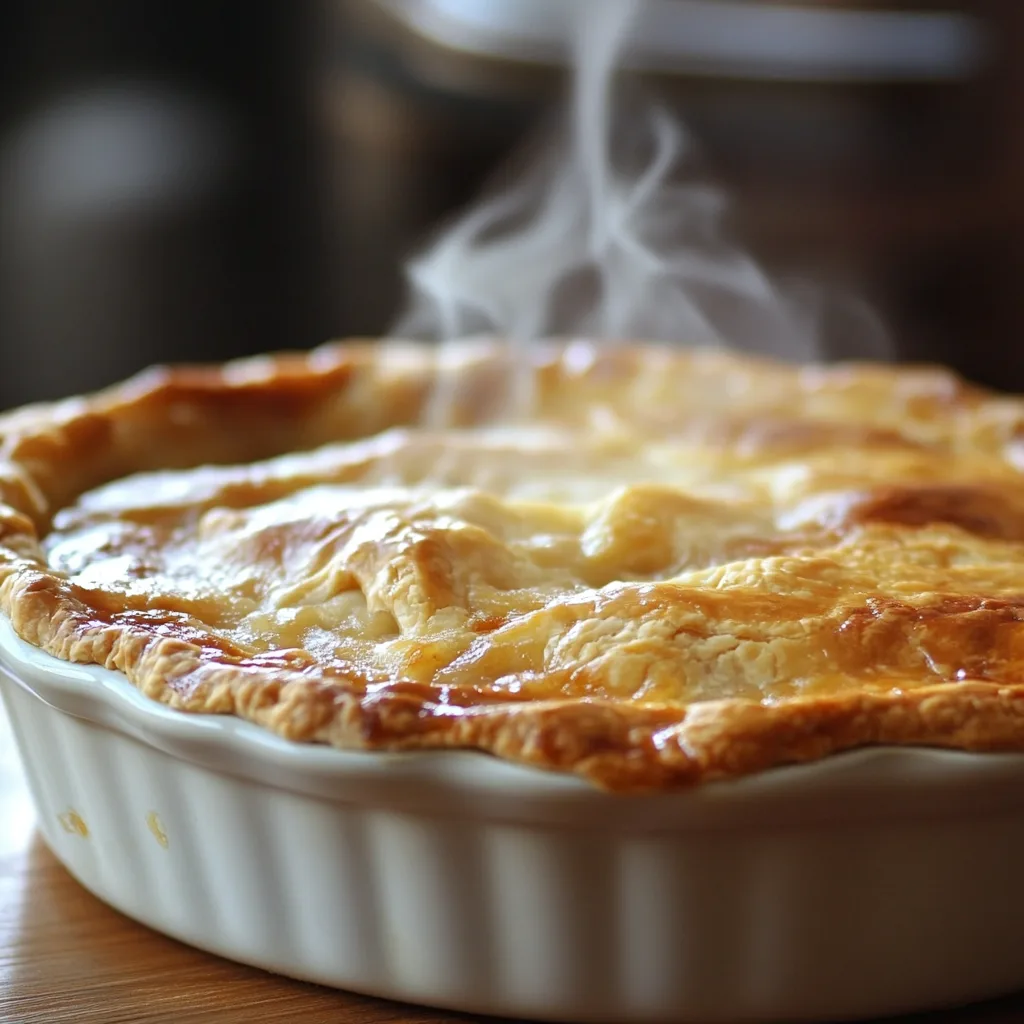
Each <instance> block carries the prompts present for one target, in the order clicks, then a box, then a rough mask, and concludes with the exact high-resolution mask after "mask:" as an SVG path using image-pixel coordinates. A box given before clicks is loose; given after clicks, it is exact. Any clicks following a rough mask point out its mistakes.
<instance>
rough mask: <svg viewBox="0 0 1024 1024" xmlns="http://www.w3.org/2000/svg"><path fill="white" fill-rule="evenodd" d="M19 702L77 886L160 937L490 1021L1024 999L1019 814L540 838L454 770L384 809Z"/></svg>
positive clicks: (12, 706) (37, 703)
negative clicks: (475, 796) (214, 763)
mask: <svg viewBox="0 0 1024 1024" xmlns="http://www.w3.org/2000/svg"><path fill="white" fill-rule="evenodd" d="M8 653H9V649H8ZM2 657H3V653H2V651H0V658H2ZM11 660H12V659H11V658H10V657H8V658H7V659H6V663H7V667H8V669H9V670H11V669H13V670H14V671H15V674H16V670H17V667H16V666H12V664H11ZM76 671H78V672H81V669H80V668H79V669H77V670H76ZM26 674H28V673H26ZM2 675H3V673H0V676H2ZM0 688H2V692H3V696H4V700H5V704H6V705H7V708H8V711H9V715H10V718H11V721H12V725H13V728H14V732H15V736H16V738H17V743H18V746H19V748H20V751H21V754H22V757H23V761H24V764H25V768H26V771H27V775H28V779H29V783H30V787H31V790H32V793H33V797H34V800H35V803H36V806H37V810H38V815H39V826H40V829H41V830H42V833H43V836H44V837H45V839H46V842H47V844H48V845H49V846H50V847H51V849H52V850H53V851H54V853H55V854H56V855H57V856H58V857H59V858H60V860H61V861H62V862H63V863H64V864H65V865H66V866H67V867H68V869H69V871H71V873H72V874H73V875H74V876H75V877H76V878H78V879H79V880H80V881H81V883H82V884H83V885H85V886H86V887H87V888H88V889H90V890H91V891H92V892H94V893H95V894H96V895H97V896H99V897H100V898H101V899H103V900H105V901H106V902H108V903H110V904H112V905H113V906H115V907H117V908H118V909H119V910H121V911H123V912H124V913H126V914H128V915H129V916H131V917H133V918H136V919H138V920H139V921H141V922H144V923H145V924H147V925H149V926H151V927H153V928H155V929H158V930H159V931H162V932H166V933H167V934H170V935H172V936H175V937H176V938H179V939H182V940H184V941H185V942H188V943H191V944H193V945H195V946H198V947H201V948H203V949H206V950H209V951H211V952H215V953H219V954H221V955H223V956H226V957H230V958H232V959H235V960H239V961H242V962H245V963H249V964H254V965H257V966H260V967H264V968H267V969H269V970H272V971H275V972H278V973H281V974H285V975H291V976H294V977H297V978H303V979H308V980H312V981H317V982H321V983H324V984H327V985H332V986H336V987H340V988H345V989H351V990H354V991H358V992H365V993H371V994H375V995H383V996H389V997H393V998H398V999H402V1000H406V1001H410V1002H417V1003H425V1004H430V1005H434V1006H443V1007H450V1008H454V1009H463V1010H468V1011H471V1012H475V1013H498V1014H504V1015H514V1016H524V1017H534V1018H541V1019H552V1020H578V1021H623V1020H630V1021H705V1022H713V1021H721V1022H725V1021H728V1022H730V1024H735V1022H739V1021H744V1020H747V1021H768V1020H778V1021H798V1020H818V1019H825V1018H840V1017H842V1018H849V1017H863V1016H870V1015H877V1014H882V1013H890V1012H898V1011H904V1010H911V1009H918V1008H923V1007H927V1006H937V1005H942V1004H945V1003H952V1002H959V1001H966V1000H970V999H973V998H979V997H982V996H986V995H992V994H996V993H1000V992H1005V991H1008V990H1012V989H1015V988H1018V987H1020V986H1022V985H1024V953H1022V952H1021V947H1020V943H1019V931H1020V921H1021V920H1022V919H1024V881H1022V878H1024V876H1022V874H1021V871H1020V864H1021V863H1024V813H1022V812H1021V811H1022V808H1021V803H1022V801H1021V799H1017V800H1016V801H1013V800H1009V799H1007V800H1002V802H1001V803H1000V801H999V800H996V801H992V800H988V801H985V800H980V801H977V802H976V804H975V806H974V809H973V810H972V808H971V803H970V801H967V802H964V801H961V803H960V804H959V805H958V806H957V807H956V808H955V813H951V814H943V813H939V812H937V811H934V810H931V811H929V813H927V814H924V815H920V814H915V813H914V810H915V805H911V804H908V813H907V815H900V814H898V813H889V814H885V815H882V816H881V818H880V820H877V821H870V820H864V817H863V815H854V816H853V817H852V818H851V820H850V821H844V820H843V815H842V813H839V814H838V816H837V815H835V814H833V815H832V816H831V817H829V818H827V819H824V818H823V819H821V820H814V819H813V816H812V818H810V819H808V820H806V821H804V822H803V823H801V821H800V820H799V816H797V817H796V818H794V819H793V820H785V819H784V818H782V819H779V820H780V822H781V823H778V824H773V822H772V821H770V820H768V821H761V822H760V823H757V822H756V821H755V823H754V824H753V825H751V824H750V822H749V821H745V820H743V818H742V805H737V807H736V810H735V811H734V812H732V813H734V814H736V815H740V817H738V818H737V820H736V821H734V822H733V823H732V825H730V823H729V821H728V820H727V817H728V816H727V815H726V816H725V817H722V818H720V820H718V821H717V824H716V825H715V827H700V828H694V827H691V826H692V822H687V821H686V820H685V815H684V816H682V817H680V815H679V813H678V811H677V806H678V805H677V804H672V803H671V802H666V804H665V808H666V813H665V815H664V818H663V820H662V821H661V822H660V825H659V823H658V821H657V819H656V818H655V819H654V820H653V821H652V819H651V818H650V817H649V816H648V817H645V818H644V820H643V823H642V825H638V824H637V822H636V821H635V820H633V821H630V818H629V815H630V813H632V812H631V809H630V807H629V804H630V801H629V799H627V798H621V797H619V798H614V797H610V796H603V795H601V794H597V795H596V797H595V795H594V794H592V793H588V794H587V800H586V803H587V806H588V808H589V809H588V811H587V813H586V814H581V815H576V814H574V812H573V805H572V799H571V795H570V797H566V798H564V802H563V805H562V806H561V808H560V810H559V811H558V813H557V814H556V813H547V814H544V815H539V816H538V817H537V820H530V816H529V814H528V813H526V812H521V813H520V812H517V813H514V814H512V813H506V802H505V801H504V799H503V798H496V799H495V800H494V801H493V804H492V808H491V813H487V811H486V810H481V807H480V806H479V804H477V803H474V804H472V805H471V806H470V805H468V804H466V802H465V801H461V800H460V798H459V780H458V778H457V777H455V776H453V777H452V778H451V779H450V780H449V781H448V782H447V783H445V782H442V781H438V782H436V786H437V787H440V788H441V790H442V792H441V793H440V794H439V799H437V800H432V801H429V802H422V805H421V806H418V805H417V799H415V798H412V799H408V800H404V801H401V800H399V801H395V802H393V804H392V805H389V804H388V803H387V802H386V801H378V802H376V803H373V802H365V801H361V800H359V799H353V798H352V793H351V792H350V791H348V792H345V793H339V795H338V797H337V798H333V797H332V796H331V794H330V793H324V792H319V793H309V792H306V793H303V792H297V791H296V789H295V787H289V788H278V787H277V786H275V785H274V784H273V783H272V782H267V781H266V780H254V779H253V778H251V777H247V774H248V773H247V772H246V771H245V770H244V769H243V768H242V767H241V766H239V765H233V764H232V763H231V759H230V758H227V759H226V760H225V763H224V765H223V766H222V767H221V768H211V767H209V766H208V765H203V764H199V763H195V762H193V761H190V760H189V759H188V758H185V757H182V756H180V752H179V753H177V754H172V753H168V752H166V751H165V750H162V749H159V747H158V745H155V744H152V743H147V742H143V741H142V740H140V739H139V738H137V737H135V736H131V735H129V734H128V732H127V731H122V730H118V729H116V728H112V727H111V726H110V725H109V724H98V723H97V722H94V721H89V720H87V719H86V718H83V717H75V716H74V715H72V714H69V713H67V711H65V710H61V709H60V708H58V707H55V706H53V705H52V703H47V702H46V701H44V700H43V699H42V697H41V696H40V694H39V693H38V692H37V690H36V689H35V688H34V686H33V682H32V680H28V679H24V678H21V679H20V680H19V681H18V682H15V681H14V680H13V679H11V678H5V679H3V683H2V687H0ZM79 711H80V709H79ZM164 713H166V712H164ZM363 756H365V757H374V756H375V755H363ZM479 761H480V763H481V764H483V763H484V759H483V758H480V759H479ZM465 763H468V764H473V763H474V762H473V760H472V758H470V759H469V761H468V762H465ZM1014 764H1015V765H1016V766H1015V767H1013V766H1011V767H1012V770H1014V771H1017V772H1018V773H1019V778H1020V780H1021V781H1024V768H1021V767H1020V761H1019V759H1018V761H1017V762H1014ZM1008 770H1009V769H1008ZM515 771H520V770H519V769H515ZM522 773H523V778H524V785H525V784H528V783H529V781H530V779H531V778H532V774H531V773H528V772H526V771H525V770H522ZM924 775H927V772H925V773H924ZM793 778H794V785H796V786H799V776H798V775H794V776H793ZM915 784H918V785H919V784H920V779H918V780H917V782H916V783H915ZM445 785H447V786H449V787H450V790H451V792H450V793H449V794H447V796H448V797H449V799H445V796H446V794H445V793H444V792H443V788H444V786H445ZM894 785H896V786H897V787H898V785H899V782H898V781H897V782H894ZM342 788H343V787H342ZM1021 788H1024V787H1017V789H1018V790H1020V789H1021ZM580 792H581V793H582V792H583V787H582V786H581V787H580ZM909 792H910V790H908V793H909ZM560 799H561V798H560ZM595 800H596V801H597V802H596V804H595ZM595 806H597V807H598V808H600V807H603V808H604V812H603V814H595V813H594V807H595ZM650 806H653V807H655V808H656V806H657V804H656V803H655V804H652V805H650ZM645 814H647V812H646V811H645Z"/></svg>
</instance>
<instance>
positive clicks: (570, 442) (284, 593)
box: [0, 342, 1024, 791]
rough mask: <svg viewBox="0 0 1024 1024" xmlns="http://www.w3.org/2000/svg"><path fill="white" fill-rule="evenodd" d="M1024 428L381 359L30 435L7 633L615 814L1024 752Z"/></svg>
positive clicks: (18, 448)
mask: <svg viewBox="0 0 1024 1024" xmlns="http://www.w3.org/2000/svg"><path fill="white" fill-rule="evenodd" d="M1022 466H1024V402H1022V401H1021V400H1019V399H1016V398H1005V397H1000V396H997V395H994V394H992V393H988V392H985V391H982V390H980V389H977V388H974V387H971V386H968V385H967V384H965V383H963V382H962V381H961V380H959V379H958V378H957V377H955V376H954V375H952V374H951V373H948V372H946V371H944V370H940V369H933V368H888V367H882V366H876V365H867V364H864V365H860V364H851V365H845V366H838V367H831V368H823V367H803V368H794V367H789V366H785V365H781V364H775V363H771V362H767V361H761V360H754V359H750V358H744V357H739V356H734V355H726V354H722V353H717V352H706V351H698V352H687V351H679V350H672V349H667V348H659V347H656V346H650V345H628V346H626V345H623V346H611V347H595V346H592V345H589V344H587V343H584V342H567V343H559V344H554V343H552V344H550V345H546V346H536V347H533V348H531V349H529V350H526V351H523V350H515V349H513V348H511V347H509V346H506V345H503V344H499V343H497V342H479V343H469V342H466V343H462V344H460V345H454V346H444V347H441V348H435V347H430V346H425V345H416V344H400V343H377V344H374V343H370V342H349V343H342V344H336V345H332V346H327V347H325V348H322V349H318V350H316V351H314V352H312V353H307V354H303V355H281V356H274V357H267V358H260V359H253V360H246V361H242V362H237V363H230V364H227V365H225V366H222V367H219V368H214V369H206V368H199V369H195V368H192V369H186V368H183V369H169V370H166V369H160V370H154V371H151V372H149V373H146V374H143V375H141V376H140V377H138V378H136V379H134V380H131V381H129V382H127V383H125V384H123V385H119V386H117V387H115V388H112V389H110V390H108V391H105V392H102V393H100V394H97V395H94V396H91V397H86V398H76V399H71V400H69V401H65V402H60V403H57V404H53V405H47V406H37V407H30V408H26V409H21V410H17V411H14V412H11V413H8V414H6V415H4V416H2V417H0V610H2V612H3V614H5V615H6V616H7V617H9V619H10V621H11V622H12V623H13V626H14V628H15V630H16V631H17V633H18V634H19V635H20V636H21V637H23V638H24V639H25V640H27V641H28V642H30V643H32V644H35V645H37V646H38V647H40V648H42V649H43V650H45V651H47V652H49V653H50V654H52V655H56V656H57V657H59V658H64V659H66V660H69V661H75V662H82V663H87V664H96V665H103V666H106V667H107V668H112V669H118V670H120V671H121V672H123V673H124V674H125V675H126V676H127V677H128V678H129V679H130V680H131V681H132V682H133V683H134V684H135V685H136V686H137V687H139V689H140V690H142V691H143V692H144V693H146V694H147V695H149V696H150V697H152V698H153V699H155V700H158V701H161V702H163V703H165V704H168V705H170V706H172V707H175V708H180V709H182V710H185V711H190V712H206V713H215V714H233V715H237V716H239V717H241V718H244V719H247V720H249V721H252V722H255V723H257V724H259V725H261V726H265V727H266V728H268V729H271V730H273V731H274V732H276V733H278V734H280V735H282V736H285V737H288V738H290V739H293V740H299V741H308V742H318V743H327V744H332V745H334V746H336V747H341V748H350V749H351V748H363V749H405V750H407V749H414V748H469V749H477V750H482V751H487V752H490V753H492V754H495V755H497V756H499V757H503V758H507V759H509V760H512V761H517V762H520V763H525V764H530V765H536V766H539V767H542V768H548V769H556V770H563V771H569V772H575V773H577V774H579V775H581V776H584V777H586V778H588V779H590V780H592V781H593V782H595V783H596V784H598V785H600V786H602V787H605V788H608V789H612V790H620V791H627V790H644V789H666V788H671V787H680V786H686V785H690V784H693V783H696V782H701V781H705V780H709V779H716V778H725V777H731V776H738V775H743V774H747V773H751V772H756V771H759V770H762V769H766V768H770V767H772V766H776V765H781V764H785V763H791V762H800V761H809V760H813V759H817V758H821V757H824V756H826V755H829V754H832V753H835V752H838V751H842V750H847V749H851V748H855V747H861V746H865V745H870V744H916V745H931V746H937V747H951V748H960V749H964V750H978V751H981V750H1024V476H1022Z"/></svg>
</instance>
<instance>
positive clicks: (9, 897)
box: [0, 709, 1024, 1024]
mask: <svg viewBox="0 0 1024 1024" xmlns="http://www.w3.org/2000/svg"><path fill="white" fill-rule="evenodd" d="M470 1019H471V1018H468V1017H461V1016H458V1015H455V1014H447V1013H441V1012H438V1011H431V1010H420V1009H416V1008H414V1007H409V1006H402V1005H399V1004H396V1003H387V1002H383V1001H380V1000H376V999H367V998H364V997H362V996H355V995H349V994H347V993H343V992H334V991H330V990H327V989H322V988H317V987H315V986H313V985H304V984H300V983H299V982H293V981H288V980H286V979H284V978H278V977H275V976H272V975H269V974H265V973H263V972H262V971H257V970H252V969H250V968H247V967H241V966H239V965H237V964H233V963H229V962H228V961H226V960H220V959H218V958H217V957H213V956H209V955H207V954H205V953H200V952H198V951H195V950H192V949H189V948H188V947H187V946H183V945H181V944H180V943H178V942H174V941H173V940H171V939H166V938H164V937H163V936H162V935H158V934H157V933H156V932H152V931H150V930H149V929H147V928H144V927H143V926H142V925H139V924H136V923H135V922H134V921H130V920H129V919H128V918H126V917H123V916H122V915H121V914H119V913H117V912H116V911H114V910H111V909H110V908H109V907H107V906H105V905H104V904H103V903H100V902H99V901H98V900H97V899H95V898H94V897H93V896H90V895H89V894H88V893H87V892H86V891H85V890H84V889H82V888H81V887H80V886H79V885H78V883H76V882H75V881H73V880H72V879H71V877H70V876H69V875H68V874H67V873H66V872H65V871H64V869H63V868H62V867H61V866H60V864H59V863H58V862H57V860H56V859H55V858H54V857H53V855H52V854H51V853H50V852H49V850H47V848H46V847H45V846H44V845H43V843H42V841H41V840H40V839H39V838H38V836H37V835H36V833H35V829H34V825H33V814H32V807H31V803H30V801H29V797H28V792H27V790H26V788H25V783H24V779H23V777H22V774H21V770H20V768H19V766H18V763H17V759H16V756H15V754H14V750H13V747H12V741H11V736H10V730H9V728H8V724H7V720H6V718H5V717H4V714H3V711H2V709H0V1022H2V1024H72V1022H74V1024H93V1022H96V1024H153V1022H167V1024H172V1022H173V1024H189V1022H198V1021H211V1022H213V1021H216V1022H222V1024H242V1022H245V1024H276V1022H289V1024H290V1022H293V1021H297V1022H299V1024H377V1022H384V1021H401V1022H408V1024H458V1022H466V1021H469V1020H470ZM902 1021H903V1022H904V1024H910V1022H911V1021H913V1022H914V1024H1021V1022H1024V995H1022V996H1016V997H1012V998H1009V999H1002V1000H998V1001H996V1002H992V1003H986V1004H984V1005H981V1006H975V1007H969V1008H965V1009H961V1010H955V1011H950V1012H948V1013H940V1014H926V1015H922V1016H918V1017H913V1018H902Z"/></svg>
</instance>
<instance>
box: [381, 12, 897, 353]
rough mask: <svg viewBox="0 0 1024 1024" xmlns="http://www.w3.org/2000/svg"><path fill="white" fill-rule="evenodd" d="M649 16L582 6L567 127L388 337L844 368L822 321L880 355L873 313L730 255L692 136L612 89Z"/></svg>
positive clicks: (459, 236)
mask: <svg viewBox="0 0 1024 1024" xmlns="http://www.w3.org/2000/svg"><path fill="white" fill-rule="evenodd" d="M641 7H642V2H641V0H591V2H588V3H585V4H580V5H578V10H579V14H578V16H577V20H576V22H575V24H574V30H575V31H574V33H573V35H574V54H573V56H574V74H573V83H572V93H571V103H570V104H569V109H568V124H560V125H558V126H556V128H555V130H554V132H553V133H552V137H551V139H550V140H548V142H547V144H546V145H545V146H543V147H542V148H541V151H540V153H539V155H538V156H536V158H535V159H534V160H533V161H532V163H531V164H530V165H529V166H527V167H526V169H525V171H524V172H523V173H522V174H521V175H519V176H518V177H516V178H514V179H513V180H512V182H511V184H510V185H509V186H508V187H507V188H505V189H504V190H499V191H498V192H497V193H496V194H494V195H492V196H490V197H488V198H486V199H484V200H483V201H482V202H480V203H479V204H477V205H476V206H474V207H472V208H471V209H469V210H468V211H467V212H465V213H464V214H463V215H462V216H461V217H460V218H459V219H458V220H457V221H456V222H455V223H454V224H453V225H452V226H450V227H449V228H448V229H447V230H445V231H444V232H443V233H442V234H441V236H440V238H438V239H437V240H436V241H435V243H434V244H433V245H432V246H431V247H430V248H429V249H428V250H427V251H426V252H424V253H423V254H421V255H420V256H419V257H417V258H416V259H414V260H413V261H412V262H411V263H410V265H409V267H408V277H409V283H410V290H411V301H410V305H409V308H408V310H407V312H406V313H405V315H404V316H403V317H402V318H401V319H400V320H399V322H398V323H397V324H396V325H395V328H394V332H393V333H394V334H396V335H399V336H402V337H421V338H434V339H438V340H442V341H444V340H448V339H456V338H460V337H465V336H469V335H478V334H496V335H500V336H503V337H505V338H508V339H510V340H511V341H514V342H521V343H525V342H529V341H531V340H533V339H538V338H543V337H550V336H573V335H576V336H580V335H582V336H586V337H589V338H593V339H631V338H632V339H650V340H658V341H663V342H674V343H677V344H681V345H693V346H712V347H728V348H733V349H740V350H746V351H756V352H761V353H764V354H770V355H775V356H778V357H781V358H785V359H790V360H807V359H812V358H819V357H822V356H827V355H832V354H834V353H832V352H830V351H828V350H827V345H826V343H825V341H824V334H825V332H824V331H823V323H822V321H823V319H824V318H826V317H832V318H834V317H835V316H836V315H838V316H840V317H841V318H844V319H845V320H846V325H845V326H846V329H847V334H848V335H850V334H851V333H852V336H853V337H854V338H855V343H854V344H855V348H856V354H858V355H860V356H864V357H879V356H884V355H885V354H886V349H887V345H886V341H885V336H884V332H883V331H882V330H881V328H880V327H879V325H878V323H877V321H876V320H875V318H874V317H873V316H872V315H871V313H870V312H869V311H868V310H867V308H866V307H864V306H863V305H862V304H860V303H859V302H857V301H856V300H853V299H851V298H849V297H837V296H834V295H829V294H827V293H826V292H825V290H824V289H821V288H809V287H808V286H806V285H805V286H802V287H800V288H793V287H789V286H787V287H782V286H781V285H780V284H779V283H778V282H776V281H774V280H773V279H772V278H771V277H770V276H769V275H768V274H767V273H766V271H765V270H764V269H763V268H762V267H761V266H759V265H758V263H757V262H756V261H755V260H754V259H752V258H751V257H750V256H749V255H747V254H746V253H745V252H744V251H743V250H742V249H740V248H739V247H737V246H736V245H735V244H733V243H732V242H731V241H730V240H729V238H728V235H727V232H726V230H725V227H724V217H725V215H726V213H727V212H728V204H727V202H726V197H725V196H724V195H723V193H722V192H721V190H719V189H718V188H715V187H713V186H711V185H709V184H707V183H705V182H702V181H700V180H699V179H697V178H695V177H694V174H693V171H692V167H693V158H694V156H695V146H694V143H693V140H692V139H691V138H690V136H689V135H688V133H687V131H686V129H685V128H684V127H683V126H682V125H681V124H679V123H678V122H677V121H676V120H675V119H674V118H673V117H672V116H670V114H669V113H668V112H667V111H666V110H664V109H662V108H660V107H657V106H653V105H650V104H648V105H646V106H645V107H644V108H643V109H641V110H640V111H639V113H638V112H637V110H636V108H635V105H633V104H631V103H630V102H628V100H627V98H626V97H625V96H623V95H621V94H620V92H619V90H616V89H614V88H613V84H614V83H615V79H616V74H615V73H616V68H617V66H618V64H619V61H620V58H621V57H622V55H623V50H624V48H625V47H626V46H627V45H628V43H629V39H630V34H631V27H632V25H633V23H634V19H635V17H636V15H637V13H638V11H639V9H640V8H641Z"/></svg>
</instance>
